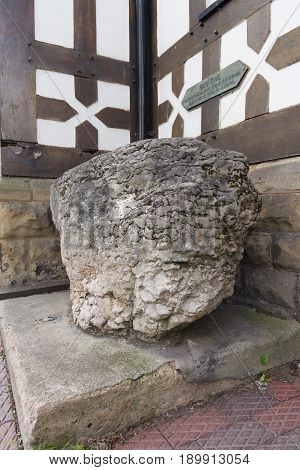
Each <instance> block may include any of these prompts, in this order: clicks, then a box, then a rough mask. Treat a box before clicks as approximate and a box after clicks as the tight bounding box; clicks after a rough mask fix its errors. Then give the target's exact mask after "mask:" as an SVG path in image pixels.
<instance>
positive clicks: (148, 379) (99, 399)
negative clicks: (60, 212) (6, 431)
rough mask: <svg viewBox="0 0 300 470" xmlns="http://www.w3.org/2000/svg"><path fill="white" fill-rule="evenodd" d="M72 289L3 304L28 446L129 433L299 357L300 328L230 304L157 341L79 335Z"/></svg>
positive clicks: (2, 324)
mask: <svg viewBox="0 0 300 470" xmlns="http://www.w3.org/2000/svg"><path fill="white" fill-rule="evenodd" d="M69 308H70V307H69V292H56V293H52V294H43V295H34V296H31V297H26V298H25V297H24V298H17V299H7V300H2V301H1V302H0V330H1V334H2V338H3V342H4V347H5V351H6V355H7V361H8V367H9V372H10V377H11V381H12V386H13V392H14V397H15V401H16V406H17V412H18V419H19V424H20V428H21V433H22V437H23V440H24V444H25V447H26V448H30V447H32V446H36V445H50V444H51V445H55V446H57V447H59V446H63V445H65V444H66V443H67V442H69V441H70V440H73V441H75V442H82V441H86V440H87V439H91V438H96V437H98V438H99V437H104V436H108V435H109V434H112V433H115V432H123V431H126V430H127V429H129V428H130V427H133V426H136V425H138V424H140V423H143V422H146V421H148V420H150V419H152V418H153V417H155V416H158V415H159V414H162V413H165V412H167V411H170V410H172V409H175V408H176V407H178V406H182V405H187V404H189V403H192V402H197V401H200V400H203V399H207V398H208V397H210V396H212V395H214V394H216V393H220V392H222V391H225V390H229V389H231V388H234V387H235V386H237V385H239V384H241V383H242V382H244V381H245V380H248V378H249V377H251V376H254V375H256V374H258V373H260V372H261V371H262V369H263V366H262V365H261V362H260V358H261V356H262V355H263V354H267V355H268V356H269V364H268V367H269V368H272V367H276V366H279V365H282V364H285V363H287V362H290V361H292V360H294V359H299V358H300V324H299V323H297V322H295V321H287V320H280V319H277V318H273V317H270V316H266V315H264V314H262V313H259V312H256V311H255V310H252V309H250V308H248V307H244V306H240V305H224V306H221V307H220V308H218V309H217V310H216V311H215V312H213V313H212V314H210V315H208V316H206V317H204V318H202V319H201V320H199V321H198V322H197V323H194V324H192V325H190V326H189V327H188V328H186V329H185V330H184V331H182V332H178V333H174V334H172V335H171V336H168V337H167V338H165V339H163V340H160V341H159V342H158V343H156V344H153V343H145V342H143V341H138V340H135V341H130V340H127V339H125V338H117V337H112V336H110V337H109V336H106V337H97V336H92V335H89V334H87V333H84V332H82V331H81V330H80V329H78V328H77V327H76V326H74V325H73V323H72V321H71V319H70V317H69Z"/></svg>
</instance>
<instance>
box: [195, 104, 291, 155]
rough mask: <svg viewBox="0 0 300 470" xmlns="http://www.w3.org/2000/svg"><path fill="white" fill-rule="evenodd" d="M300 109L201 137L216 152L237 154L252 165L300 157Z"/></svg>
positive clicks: (266, 116)
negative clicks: (242, 155) (239, 153)
mask: <svg viewBox="0 0 300 470" xmlns="http://www.w3.org/2000/svg"><path fill="white" fill-rule="evenodd" d="M299 125H300V105H297V106H294V107H291V108H285V109H283V110H280V111H276V112H273V113H269V114H264V115H263V116H259V117H256V118H253V119H249V120H247V121H244V122H241V123H240V124H237V125H236V126H231V127H227V128H225V129H220V130H218V131H216V132H213V133H210V134H206V135H204V136H202V139H203V140H205V141H206V142H207V143H208V144H210V145H212V146H213V147H216V148H222V149H227V150H236V151H238V152H242V153H244V154H245V155H247V157H248V159H249V161H250V163H258V162H265V161H269V160H277V159H280V158H286V157H293V156H297V155H300V133H299Z"/></svg>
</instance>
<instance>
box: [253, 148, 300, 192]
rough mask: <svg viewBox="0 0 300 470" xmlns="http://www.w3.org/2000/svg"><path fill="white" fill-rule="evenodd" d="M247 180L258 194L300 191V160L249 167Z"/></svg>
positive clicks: (279, 161)
mask: <svg viewBox="0 0 300 470" xmlns="http://www.w3.org/2000/svg"><path fill="white" fill-rule="evenodd" d="M249 179H250V181H251V182H252V184H253V185H254V186H255V188H256V189H257V191H258V192H259V193H280V192H281V193H283V192H287V191H298V190H299V189H300V158H299V157H294V158H284V159H282V160H278V161H276V162H265V163H259V164H256V165H251V166H250V171H249Z"/></svg>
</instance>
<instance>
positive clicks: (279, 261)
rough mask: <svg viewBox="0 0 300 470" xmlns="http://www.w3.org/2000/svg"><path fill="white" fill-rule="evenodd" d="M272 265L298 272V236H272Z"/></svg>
mask: <svg viewBox="0 0 300 470" xmlns="http://www.w3.org/2000/svg"><path fill="white" fill-rule="evenodd" d="M273 238H274V242H273V243H274V245H273V246H274V248H273V254H274V265H275V266H276V267H277V268H279V269H288V270H292V271H298V272H300V234H297V235H296V234H295V235H294V236H293V235H291V236H289V235H287V236H284V235H279V236H274V237H273Z"/></svg>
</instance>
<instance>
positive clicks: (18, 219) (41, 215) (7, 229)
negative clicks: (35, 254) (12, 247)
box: [0, 202, 54, 239]
mask: <svg viewBox="0 0 300 470" xmlns="http://www.w3.org/2000/svg"><path fill="white" fill-rule="evenodd" d="M0 220H1V226H0V238H6V239H7V238H23V237H26V238H27V237H28V238H29V237H36V236H41V235H44V236H47V235H53V234H54V226H53V224H52V221H51V213H50V210H49V204H47V203H42V202H30V203H18V202H0Z"/></svg>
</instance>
